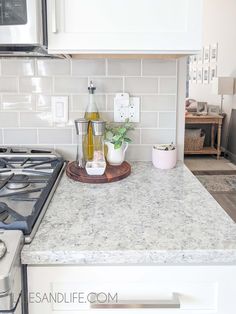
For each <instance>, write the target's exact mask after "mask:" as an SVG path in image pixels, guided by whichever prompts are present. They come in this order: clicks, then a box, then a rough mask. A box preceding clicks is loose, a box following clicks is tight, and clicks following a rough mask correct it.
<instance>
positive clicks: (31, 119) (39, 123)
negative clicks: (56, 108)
mask: <svg viewBox="0 0 236 314" xmlns="http://www.w3.org/2000/svg"><path fill="white" fill-rule="evenodd" d="M20 126H21V127H35V128H41V127H49V126H52V113H51V112H20Z"/></svg>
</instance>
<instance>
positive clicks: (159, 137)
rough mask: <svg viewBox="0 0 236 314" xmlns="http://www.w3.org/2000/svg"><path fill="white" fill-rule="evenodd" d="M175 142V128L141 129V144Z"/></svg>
mask: <svg viewBox="0 0 236 314" xmlns="http://www.w3.org/2000/svg"><path fill="white" fill-rule="evenodd" d="M172 142H175V130H161V129H142V130H141V143H142V144H167V143H172Z"/></svg>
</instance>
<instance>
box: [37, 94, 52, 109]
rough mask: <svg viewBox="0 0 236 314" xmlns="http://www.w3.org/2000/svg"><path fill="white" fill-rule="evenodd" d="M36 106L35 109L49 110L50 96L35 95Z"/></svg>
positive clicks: (50, 106) (50, 107) (50, 105)
mask: <svg viewBox="0 0 236 314" xmlns="http://www.w3.org/2000/svg"><path fill="white" fill-rule="evenodd" d="M36 108H37V111H51V110H52V104H51V96H48V95H37V96H36Z"/></svg>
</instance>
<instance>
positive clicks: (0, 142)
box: [0, 130, 3, 144]
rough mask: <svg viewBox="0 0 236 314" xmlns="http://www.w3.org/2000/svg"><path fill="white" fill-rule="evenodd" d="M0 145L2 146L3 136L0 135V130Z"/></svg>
mask: <svg viewBox="0 0 236 314" xmlns="http://www.w3.org/2000/svg"><path fill="white" fill-rule="evenodd" d="M0 144H3V135H2V130H0Z"/></svg>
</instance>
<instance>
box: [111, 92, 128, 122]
mask: <svg viewBox="0 0 236 314" xmlns="http://www.w3.org/2000/svg"><path fill="white" fill-rule="evenodd" d="M128 111H129V94H127V93H123V94H116V97H115V98H114V121H115V122H124V121H125V119H126V118H127V115H128Z"/></svg>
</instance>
